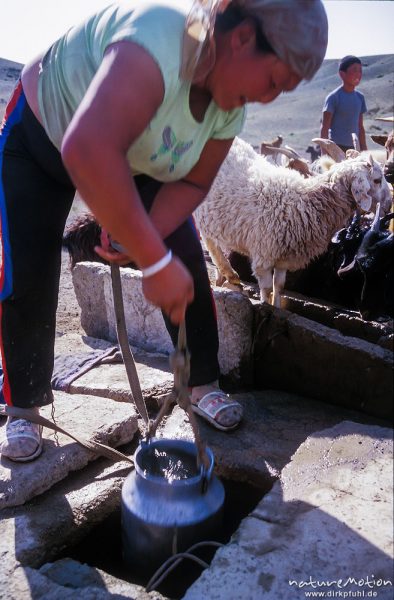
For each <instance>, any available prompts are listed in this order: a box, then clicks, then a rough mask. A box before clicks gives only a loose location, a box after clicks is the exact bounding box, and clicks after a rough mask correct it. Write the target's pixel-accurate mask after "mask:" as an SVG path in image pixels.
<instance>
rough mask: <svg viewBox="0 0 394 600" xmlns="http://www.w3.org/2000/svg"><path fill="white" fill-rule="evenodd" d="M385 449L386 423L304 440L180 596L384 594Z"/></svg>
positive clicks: (387, 534)
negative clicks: (279, 477)
mask: <svg viewBox="0 0 394 600" xmlns="http://www.w3.org/2000/svg"><path fill="white" fill-rule="evenodd" d="M392 451H393V444H392V430H391V429H388V428H380V427H374V426H368V425H360V424H356V423H352V422H343V423H341V424H338V425H336V426H335V427H333V428H331V429H326V430H323V431H320V432H317V433H315V434H313V435H311V436H310V437H308V439H307V440H306V441H305V443H304V444H302V445H301V446H300V448H299V450H298V451H297V452H296V453H295V455H294V456H293V458H292V460H291V462H290V463H289V464H288V465H287V466H286V468H285V469H284V470H283V472H282V474H281V479H280V481H278V482H277V483H275V485H274V487H273V489H272V491H271V492H270V493H269V494H267V495H266V496H265V497H264V498H263V500H262V501H261V502H260V504H259V505H258V506H257V508H256V509H255V510H254V511H253V512H252V513H251V515H250V516H249V517H247V518H246V519H244V521H243V522H242V523H241V526H240V528H239V530H238V531H237V532H236V534H235V535H234V536H233V538H232V541H231V543H230V544H228V545H227V546H225V547H224V548H221V549H219V550H218V552H217V553H216V555H215V557H214V560H213V562H212V564H211V566H210V568H209V569H207V570H206V571H204V573H203V574H202V576H201V577H200V578H199V579H198V580H197V582H195V583H194V584H193V585H192V586H191V588H189V590H188V591H187V593H186V594H185V596H184V600H201V598H210V599H212V600H213V599H215V600H239V598H242V600H261V599H262V598H264V599H267V600H278V599H282V598H283V599H287V598H292V599H293V598H294V599H295V600H297V599H300V600H301V599H304V598H305V597H307V594H308V596H309V597H326V598H330V597H332V598H339V597H342V598H352V597H355V598H356V597H357V598H359V597H363V598H364V597H365V598H370V597H371V598H378V599H379V600H391V599H392V597H393V576H392V573H393V571H392V556H393V550H392V531H393V511H392V506H393V497H392V494H393V468H392ZM314 591H315V592H316V595H313V592H314ZM319 592H321V594H323V595H321V594H319Z"/></svg>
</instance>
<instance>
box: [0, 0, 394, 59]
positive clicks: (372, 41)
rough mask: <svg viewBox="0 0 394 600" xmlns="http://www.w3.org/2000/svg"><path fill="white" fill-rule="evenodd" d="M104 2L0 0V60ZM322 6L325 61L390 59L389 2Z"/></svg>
mask: <svg viewBox="0 0 394 600" xmlns="http://www.w3.org/2000/svg"><path fill="white" fill-rule="evenodd" d="M294 2H297V0H294ZM110 3H111V0H56V1H54V0H11V1H8V2H6V1H5V0H3V2H2V6H1V11H0V58H5V59H8V60H13V61H15V62H19V63H23V64H24V63H26V62H28V61H29V60H30V59H32V58H34V57H35V56H36V55H37V54H38V53H39V52H41V51H42V50H44V49H46V48H47V47H48V46H49V45H50V44H51V43H52V42H53V41H54V40H56V39H57V38H58V37H59V36H60V35H61V34H62V33H64V32H65V31H67V29H68V28H69V27H71V26H72V25H74V24H75V23H78V22H79V21H80V20H81V19H83V18H84V17H86V16H88V15H89V14H91V13H92V12H94V11H95V10H96V9H100V8H102V7H104V6H106V5H107V4H110ZM323 3H324V6H325V8H326V11H327V16H328V22H329V43H328V49H327V54H326V58H341V57H342V56H345V55H346V54H355V55H358V56H372V55H376V54H394V36H393V27H394V26H393V23H394V1H392V0H323Z"/></svg>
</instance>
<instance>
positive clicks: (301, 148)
mask: <svg viewBox="0 0 394 600" xmlns="http://www.w3.org/2000/svg"><path fill="white" fill-rule="evenodd" d="M362 63H363V79H362V81H361V84H360V86H359V88H358V89H359V90H360V91H361V92H363V94H364V95H365V98H366V102H367V108H368V112H367V114H366V115H365V130H366V132H367V142H368V145H369V147H370V148H373V147H378V146H376V144H374V143H373V142H372V141H371V140H370V139H369V138H368V135H369V134H374V133H388V131H389V130H390V124H388V123H384V122H382V121H376V117H385V116H390V115H392V114H393V112H394V54H386V55H380V56H367V57H363V58H362ZM22 66H23V65H21V64H19V63H15V62H12V61H9V60H5V59H1V58H0V119H1V118H2V116H3V113H4V110H5V106H6V103H7V99H8V97H9V95H10V94H11V92H12V88H13V86H14V84H15V81H16V80H17V78H18V76H19V73H20V70H21V68H22ZM337 70H338V61H337V60H331V59H329V60H325V61H324V62H323V64H322V66H321V68H320V69H319V71H318V73H317V74H316V76H315V77H314V79H313V80H312V81H311V82H307V83H302V84H300V86H299V87H298V88H297V89H296V90H295V91H294V92H292V93H289V94H283V95H282V96H280V97H279V98H278V99H277V100H275V102H273V103H272V104H266V105H265V106H262V105H258V104H251V105H249V107H248V116H247V120H246V125H245V128H244V131H243V133H242V136H241V137H243V138H244V139H245V140H247V141H248V142H250V143H251V144H254V145H259V144H260V142H261V141H263V140H268V141H269V140H271V139H273V138H275V137H276V136H277V135H278V134H281V135H282V136H283V138H284V143H286V144H288V145H289V146H292V147H293V148H294V149H295V150H297V152H299V153H300V154H301V155H303V156H306V157H308V158H309V156H308V155H307V154H306V153H305V150H306V148H307V146H308V145H309V144H310V143H311V142H310V141H311V139H312V138H313V137H318V136H319V132H320V118H321V110H322V106H323V102H324V98H325V97H326V95H327V94H328V93H329V92H330V91H332V90H333V89H334V88H336V87H337V86H338V85H339V84H340V79H339V76H338V72H337Z"/></svg>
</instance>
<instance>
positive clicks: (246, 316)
mask: <svg viewBox="0 0 394 600" xmlns="http://www.w3.org/2000/svg"><path fill="white" fill-rule="evenodd" d="M121 277H122V288H123V298H124V305H125V317H126V326H127V331H128V336H129V340H130V343H131V344H133V345H136V346H138V347H139V348H142V349H144V350H147V351H149V352H152V351H153V352H164V353H167V354H168V353H170V352H172V350H173V346H172V342H171V339H170V337H169V335H168V332H167V330H166V328H165V325H164V321H163V318H162V315H161V312H160V311H159V309H158V308H156V307H154V306H152V305H151V304H149V303H148V302H147V301H146V300H145V298H144V296H143V293H142V284H141V274H140V272H139V271H135V270H133V269H128V268H127V269H122V271H121ZM73 282H74V288H75V293H76V296H77V300H78V303H79V305H80V306H81V324H82V327H83V328H84V330H85V331H86V333H87V334H88V335H89V336H92V337H99V338H103V339H106V340H109V341H111V342H116V325H115V317H114V310H113V300H112V287H111V276H110V269H109V267H107V266H104V265H100V264H98V263H92V262H83V263H78V264H77V265H76V266H75V268H74V269H73ZM213 295H214V299H215V304H216V310H217V315H218V330H219V341H220V349H219V364H220V368H221V372H222V374H223V375H227V376H229V377H231V378H234V379H238V380H239V379H240V378H241V377H242V378H244V379H245V378H248V373H249V370H250V352H251V347H252V322H253V310H252V305H251V303H250V301H249V300H248V298H246V297H245V296H243V295H242V294H240V293H238V292H229V291H228V290H223V289H220V288H215V289H214V292H213Z"/></svg>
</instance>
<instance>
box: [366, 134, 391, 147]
mask: <svg viewBox="0 0 394 600" xmlns="http://www.w3.org/2000/svg"><path fill="white" fill-rule="evenodd" d="M370 138H371V140H372V141H373V142H375V144H379V145H380V146H385V145H386V142H387V135H371V136H370Z"/></svg>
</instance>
